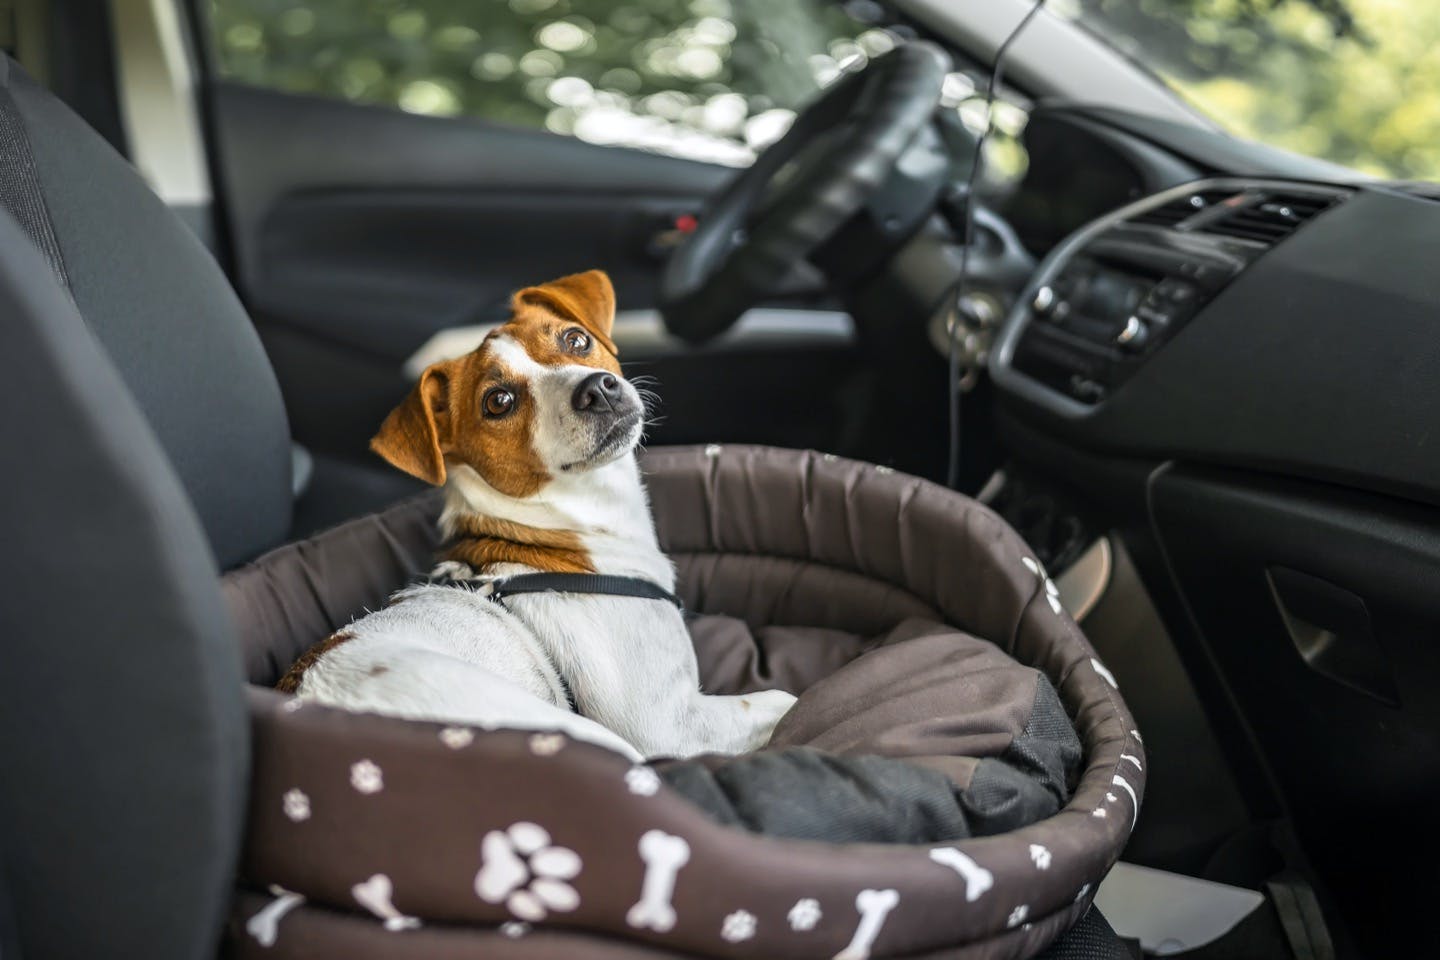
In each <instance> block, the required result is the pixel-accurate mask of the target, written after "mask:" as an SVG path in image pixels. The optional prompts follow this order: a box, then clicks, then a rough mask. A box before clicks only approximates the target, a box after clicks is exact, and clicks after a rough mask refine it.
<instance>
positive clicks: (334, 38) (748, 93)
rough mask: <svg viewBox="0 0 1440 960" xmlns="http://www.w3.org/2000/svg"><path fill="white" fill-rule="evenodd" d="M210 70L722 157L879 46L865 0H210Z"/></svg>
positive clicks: (883, 35)
mask: <svg viewBox="0 0 1440 960" xmlns="http://www.w3.org/2000/svg"><path fill="white" fill-rule="evenodd" d="M210 10H211V18H210V19H211V25H212V30H213V41H214V42H213V45H212V49H213V52H214V58H215V67H216V69H217V71H218V72H219V74H220V75H221V76H223V77H225V78H228V79H231V80H237V81H241V82H244V83H249V84H254V85H258V86H263V87H269V88H273V89H277V90H284V91H291V92H295V93H305V94H318V95H321V96H328V97H336V98H340V99H344V100H349V101H354V102H357V103H368V104H379V105H384V106H390V107H396V108H398V109H401V110H406V111H409V112H412V113H422V114H431V115H438V116H471V117H480V118H484V119H487V120H493V121H498V122H501V123H506V124H512V125H518V126H523V127H535V128H541V129H545V130H549V131H552V132H554V133H559V134H568V135H572V136H576V137H579V138H581V139H583V140H588V141H591V142H593V143H601V144H613V145H621V146H627V147H638V148H642V149H648V150H653V151H658V152H662V153H667V154H671V155H675V156H682V157H690V158H693V159H698V160H706V161H711V162H717V163H725V164H730V165H734V166H743V165H745V164H747V163H749V162H750V161H751V160H752V159H753V158H754V156H755V153H756V152H757V151H758V150H759V149H760V148H762V147H764V146H765V145H766V144H768V143H770V142H773V141H774V140H775V139H776V138H778V137H779V136H780V135H781V134H782V133H783V132H784V131H785V130H786V129H787V128H788V126H789V124H790V121H791V120H792V119H793V118H794V116H795V111H796V110H797V109H798V108H799V107H800V106H802V105H803V104H804V103H805V102H806V101H807V100H808V99H810V98H811V97H812V96H813V95H814V94H815V93H816V91H817V90H819V89H820V88H821V87H822V86H823V85H824V84H825V83H827V82H828V81H829V80H831V79H833V78H834V77H835V76H837V75H838V74H839V72H840V71H841V70H842V69H844V68H845V67H846V66H848V65H851V64H854V63H856V62H860V61H863V60H864V59H867V58H869V57H872V56H876V55H878V54H880V53H882V52H883V51H885V50H887V49H889V48H890V47H891V46H893V44H894V42H895V40H894V37H893V36H892V35H891V34H890V33H888V32H887V31H885V30H884V29H881V28H880V27H879V26H878V24H879V22H880V18H881V16H882V13H883V11H882V9H881V8H880V6H879V4H877V3H874V2H873V0H850V2H845V3H840V2H834V0H388V2H382V3H354V2H352V0H300V2H296V0H211V5H210Z"/></svg>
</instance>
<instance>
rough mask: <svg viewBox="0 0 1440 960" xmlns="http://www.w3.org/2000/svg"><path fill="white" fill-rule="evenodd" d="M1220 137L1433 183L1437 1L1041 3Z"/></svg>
mask: <svg viewBox="0 0 1440 960" xmlns="http://www.w3.org/2000/svg"><path fill="white" fill-rule="evenodd" d="M1050 7H1051V9H1052V10H1053V12H1055V13H1058V14H1061V15H1064V16H1067V17H1070V18H1072V19H1074V20H1077V21H1079V22H1080V23H1081V24H1082V25H1084V26H1085V27H1086V28H1088V29H1089V30H1090V31H1091V32H1092V33H1095V34H1096V35H1098V36H1100V37H1101V38H1103V39H1105V40H1106V41H1108V42H1109V43H1111V44H1112V45H1114V46H1115V47H1117V48H1118V49H1120V50H1121V51H1123V52H1124V53H1126V54H1127V55H1128V56H1130V57H1131V58H1132V59H1134V60H1135V61H1136V62H1138V63H1140V64H1141V65H1143V66H1145V67H1147V68H1148V69H1149V70H1151V71H1152V72H1153V73H1155V74H1157V75H1158V76H1160V77H1161V78H1162V79H1163V80H1164V81H1165V82H1166V83H1168V84H1169V85H1170V86H1171V87H1172V88H1173V89H1174V90H1176V91H1177V92H1178V93H1179V94H1180V95H1181V96H1182V97H1184V98H1185V99H1186V100H1188V101H1189V102H1190V103H1191V104H1192V105H1193V106H1195V107H1196V108H1197V109H1198V110H1199V111H1200V112H1202V113H1203V114H1205V115H1206V116H1208V117H1210V118H1211V119H1213V120H1214V121H1215V122H1216V123H1218V124H1219V125H1220V126H1221V127H1222V128H1224V129H1226V130H1228V131H1230V132H1231V133H1234V134H1237V135H1239V136H1242V137H1246V138H1249V139H1253V140H1258V141H1260V142H1262V143H1267V144H1271V145H1273V146H1277V147H1283V148H1285V149H1288V150H1293V151H1295V152H1296V153H1303V154H1307V155H1309V156H1312V157H1319V158H1321V159H1325V160H1330V161H1333V162H1335V163H1339V164H1343V165H1345V166H1347V167H1352V168H1354V169H1356V170H1360V171H1363V172H1365V173H1371V174H1375V175H1377V176H1382V177H1394V178H1399V179H1415V180H1440V2H1437V0H1052V2H1051V4H1050Z"/></svg>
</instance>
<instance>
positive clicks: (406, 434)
mask: <svg viewBox="0 0 1440 960" xmlns="http://www.w3.org/2000/svg"><path fill="white" fill-rule="evenodd" d="M451 363H452V361H448V360H447V361H444V362H442V363H436V364H432V365H431V366H429V367H427V368H426V369H425V372H424V373H422V374H421V375H420V382H419V383H417V384H415V389H413V390H411V391H410V396H408V397H406V398H405V401H404V402H403V403H401V404H400V406H398V407H396V408H395V409H394V410H392V411H390V416H388V417H386V418H385V422H384V423H382V424H380V432H379V433H377V434H375V436H373V437H371V438H370V449H371V450H374V451H375V452H376V453H378V454H380V456H382V457H384V458H385V459H386V460H388V461H389V462H390V464H391V465H392V466H396V467H399V468H400V469H401V470H404V471H405V472H406V473H408V474H410V475H411V476H412V477H416V478H418V479H420V480H424V481H425V482H426V483H433V484H435V485H436V486H438V485H440V484H442V483H444V482H445V445H446V444H448V443H449V439H450V438H449V433H450V430H449V425H450V407H449V401H450V365H451Z"/></svg>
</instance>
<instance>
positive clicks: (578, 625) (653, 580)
mask: <svg viewBox="0 0 1440 960" xmlns="http://www.w3.org/2000/svg"><path fill="white" fill-rule="evenodd" d="M512 308H513V315H512V317H511V319H510V321H509V322H508V323H506V324H504V325H503V326H501V327H499V328H497V329H496V330H494V331H493V332H492V333H491V334H490V335H489V336H487V337H486V338H485V342H484V343H483V344H482V345H481V346H480V347H479V349H477V350H475V351H474V352H473V353H470V354H468V355H466V356H464V357H460V358H458V359H455V360H447V361H444V362H442V363H437V364H434V365H433V366H431V367H429V368H428V369H426V370H425V372H424V374H423V375H422V376H421V377H420V381H419V383H418V384H416V386H415V389H414V391H413V392H412V393H411V394H410V396H409V397H408V398H407V399H406V400H405V402H404V403H403V404H401V405H400V407H399V408H397V409H396V410H395V411H394V412H393V413H391V414H390V416H389V417H388V418H387V419H386V420H385V423H384V424H383V425H382V426H381V428H380V432H379V433H378V434H377V435H376V436H375V438H374V440H372V441H371V447H372V448H373V449H374V450H375V451H376V452H378V453H379V454H380V455H381V456H383V457H384V458H385V459H386V460H388V461H390V463H392V464H394V465H395V466H397V467H399V468H400V469H401V470H404V471H406V472H407V473H410V474H413V475H414V476H416V477H419V478H420V479H422V480H425V481H427V482H429V483H433V484H443V485H444V487H445V508H444V511H443V513H442V514H441V517H440V526H441V531H442V533H443V535H444V536H445V538H446V540H447V542H448V546H447V548H446V550H445V552H444V554H443V557H442V560H443V562H442V563H441V564H440V567H439V568H437V574H439V575H442V576H444V577H446V578H447V579H449V580H451V581H453V582H452V583H451V584H449V585H436V584H426V585H422V586H415V587H411V588H409V589H406V590H403V591H401V592H400V593H398V594H396V596H395V597H394V598H393V600H392V602H391V603H390V605H388V606H387V607H385V608H384V609H382V610H379V611H377V612H375V613H371V614H368V615H366V616H365V617H363V618H361V619H359V620H357V621H355V622H354V623H352V624H351V625H350V626H349V627H347V628H346V629H345V630H342V631H341V632H339V633H337V634H335V635H334V636H332V637H330V638H329V639H328V640H325V641H324V642H322V643H320V644H318V645H317V646H316V647H314V648H312V649H311V650H310V651H309V652H307V653H306V654H305V655H304V656H303V657H301V659H300V661H299V662H297V663H296V665H295V666H294V667H293V668H292V669H291V671H290V673H289V674H287V676H286V678H285V679H284V680H282V681H281V684H280V688H281V689H282V690H288V691H291V692H294V693H295V694H296V695H297V696H299V697H300V698H302V699H311V700H315V701H318V702H321V703H326V704H329V705H332V706H337V707H343V708H346V709H350V710H361V711H369V712H373V713H383V714H389V715H392V716H401V717H410V718H416V719H427V720H441V721H450V722H464V723H472V724H476V725H479V726H482V727H514V728H520V729H531V730H558V731H562V732H565V733H568V734H570V735H572V736H574V737H576V738H579V739H583V740H589V741H591V742H595V743H599V744H602V745H604V746H608V747H610V748H612V749H615V750H618V751H620V752H622V753H625V754H626V755H627V756H630V757H632V758H634V759H638V758H640V757H653V756H676V757H681V756H690V755H693V754H697V753H709V752H714V753H743V752H745V751H748V750H752V749H755V748H758V747H761V746H763V745H764V744H765V743H766V742H768V741H769V739H770V735H771V732H772V731H773V730H774V727H775V724H776V723H777V722H778V721H779V720H780V718H781V717H782V716H783V715H784V714H785V712H786V711H787V710H789V709H790V706H791V705H792V704H793V703H794V701H795V698H794V697H793V696H791V695H790V694H788V693H785V692H783V691H780V690H767V691H764V692H761V693H752V694H747V695H745V696H706V695H704V694H702V693H701V692H700V678H699V671H698V668H697V665H696V660H695V652H694V649H693V648H692V646H691V644H690V636H689V633H688V631H687V630H686V628H685V622H684V619H683V617H682V615H681V612H680V610H679V609H678V607H677V606H676V605H675V604H673V603H671V602H667V600H665V599H663V598H664V597H665V596H666V595H667V593H668V592H669V591H672V590H673V589H674V585H675V570H674V567H673V566H672V564H671V563H670V560H669V558H667V557H666V556H665V555H664V554H663V553H661V551H660V548H659V545H658V544H657V542H656V538H655V528H654V524H653V521H652V520H651V517H650V507H649V502H648V500H647V498H646V494H645V487H644V485H643V483H642V482H641V477H640V470H639V467H638V466H637V464H636V461H635V449H636V448H637V446H638V445H639V443H640V439H641V435H642V432H643V430H644V420H645V409H644V404H643V402H642V400H641V397H640V395H639V392H638V391H637V390H636V388H635V387H634V386H633V385H632V384H630V383H629V382H628V381H627V380H625V378H624V377H623V376H622V375H621V372H620V364H619V363H618V361H617V360H616V355H615V344H614V342H613V341H612V340H611V339H610V333H611V328H612V325H613V323H614V319H615V293H614V290H613V289H612V288H611V285H610V280H609V278H608V277H607V276H606V275H605V274H604V273H602V272H600V271H590V272H588V273H582V274H577V275H575V276H570V277H565V278H563V279H560V280H556V281H554V282H553V283H547V284H544V285H542V286H538V287H529V288H526V289H524V290H521V291H519V292H518V293H516V294H515V296H514V299H513V301H512ZM537 573H558V574H600V575H605V577H604V579H609V580H610V581H612V582H622V581H620V580H619V579H618V578H628V579H627V580H626V581H623V582H628V583H632V584H633V583H639V582H641V581H643V583H639V585H640V586H641V587H644V588H647V589H648V590H649V591H650V592H651V593H652V594H653V596H648V597H647V596H644V595H620V596H617V595H613V594H596V593H589V592H570V591H566V592H553V591H539V592H526V593H509V592H506V590H505V589H504V588H503V587H502V590H501V592H502V593H504V594H505V595H504V599H503V602H497V601H496V600H495V599H494V598H493V596H491V593H490V588H491V587H492V586H493V584H494V583H497V582H498V583H502V584H503V583H505V582H506V581H507V578H509V579H511V580H513V578H515V577H516V576H517V575H534V574H537ZM529 579H531V580H532V581H533V580H534V578H533V576H532V577H530V578H529ZM517 582H518V581H517ZM655 588H659V589H655ZM640 593H641V594H643V593H644V591H640ZM655 596H658V597H660V598H661V599H655V598H654V597H655ZM572 700H573V705H574V708H575V710H578V714H577V713H576V712H574V711H572V709H571V703H572Z"/></svg>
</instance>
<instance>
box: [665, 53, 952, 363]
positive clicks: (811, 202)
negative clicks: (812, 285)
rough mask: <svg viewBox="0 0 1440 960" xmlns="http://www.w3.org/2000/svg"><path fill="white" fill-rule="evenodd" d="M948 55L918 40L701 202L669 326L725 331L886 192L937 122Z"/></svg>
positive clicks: (675, 257)
mask: <svg viewBox="0 0 1440 960" xmlns="http://www.w3.org/2000/svg"><path fill="white" fill-rule="evenodd" d="M949 70H950V58H949V57H948V56H947V55H946V54H945V52H944V51H943V50H941V49H940V48H939V47H937V46H935V45H934V44H930V43H925V42H920V41H914V42H910V43H905V44H901V45H900V46H898V47H896V48H895V49H893V50H891V51H890V52H888V53H886V54H884V55H882V56H880V57H877V58H876V59H875V60H873V61H871V63H870V64H869V65H868V66H867V67H866V68H865V69H864V70H860V71H858V72H856V73H853V74H849V75H847V76H846V77H844V78H843V79H841V80H840V82H838V83H836V84H835V85H834V86H833V87H831V88H830V89H829V90H827V91H826V92H825V94H824V95H823V96H821V97H820V98H819V99H818V100H816V101H815V102H814V103H813V104H811V105H810V106H809V107H808V108H806V110H805V111H804V112H802V113H801V114H800V116H799V117H797V118H796V120H795V123H794V124H793V125H792V126H791V127H790V129H789V131H788V132H786V134H785V135H784V136H783V137H781V138H780V139H779V140H777V141H776V142H775V143H774V144H772V145H771V146H770V147H769V148H768V149H766V150H765V151H764V152H763V153H761V154H760V156H759V157H758V158H756V160H755V163H754V164H753V165H752V166H751V167H750V168H749V169H748V170H745V171H743V172H742V173H740V174H739V175H738V176H736V177H735V179H733V180H732V181H730V183H729V184H727V185H726V187H725V188H724V189H723V190H721V191H720V192H719V193H718V194H716V196H715V197H714V199H713V200H712V201H711V202H710V203H709V204H708V205H707V206H706V209H705V212H704V214H703V215H702V216H701V217H700V223H699V226H698V227H697V229H696V230H695V231H694V232H693V233H691V234H690V236H689V237H688V238H687V239H686V241H685V242H684V243H683V244H682V245H681V246H679V247H678V248H676V250H675V251H674V253H672V254H671V256H670V259H669V261H668V262H667V263H666V265H665V270H664V272H663V274H662V275H661V279H660V296H659V306H660V312H661V315H662V316H663V317H664V320H665V326H666V327H667V328H669V330H670V332H672V333H674V334H675V335H676V336H679V337H681V338H683V339H685V340H690V341H701V340H706V339H709V338H710V337H713V336H715V335H716V334H719V333H723V332H724V331H725V330H726V329H728V328H729V327H730V326H731V325H733V324H734V323H735V321H736V320H738V319H740V315H741V314H742V313H744V312H745V311H746V310H747V309H748V308H749V307H751V306H752V305H753V304H754V303H755V302H756V301H758V300H761V299H763V298H764V297H766V296H767V295H770V294H772V293H774V292H775V290H777V289H778V288H779V286H780V285H781V283H782V282H783V281H784V280H785V278H786V277H787V276H788V275H789V274H790V272H791V270H792V269H793V268H794V266H795V264H797V263H798V262H800V261H802V260H804V259H806V258H807V257H809V256H810V255H811V254H813V253H814V252H815V251H816V250H818V249H819V248H820V247H821V246H823V245H824V243H825V241H827V240H828V239H830V237H831V236H833V235H834V234H835V233H836V232H837V231H838V230H839V229H840V228H841V227H842V226H843V225H844V224H845V223H846V222H847V221H848V220H850V218H851V217H853V216H854V215H855V214H856V213H858V212H859V211H860V210H861V209H863V208H864V207H865V205H866V203H867V201H869V200H870V199H871V198H872V197H873V196H875V195H876V194H877V193H878V192H879V191H880V189H881V188H882V187H883V186H884V185H885V182H886V180H887V179H888V178H889V177H890V174H891V172H892V171H893V170H894V169H895V165H896V163H897V161H898V160H899V159H900V156H901V154H903V153H904V152H905V150H906V148H907V147H908V146H909V145H910V143H911V141H912V140H913V139H914V138H915V136H916V135H917V134H918V133H919V132H920V130H921V129H922V128H923V127H924V126H925V125H926V124H927V123H929V122H930V120H931V118H932V117H933V116H934V115H935V109H936V107H937V106H938V105H939V102H940V87H941V84H942V83H943V82H944V79H945V75H946V73H947V72H948V71H949Z"/></svg>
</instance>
